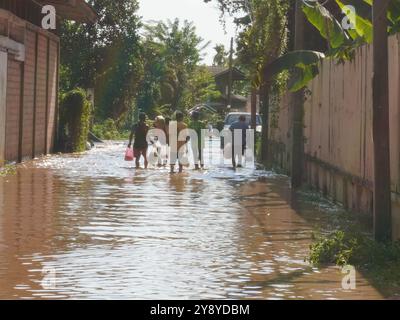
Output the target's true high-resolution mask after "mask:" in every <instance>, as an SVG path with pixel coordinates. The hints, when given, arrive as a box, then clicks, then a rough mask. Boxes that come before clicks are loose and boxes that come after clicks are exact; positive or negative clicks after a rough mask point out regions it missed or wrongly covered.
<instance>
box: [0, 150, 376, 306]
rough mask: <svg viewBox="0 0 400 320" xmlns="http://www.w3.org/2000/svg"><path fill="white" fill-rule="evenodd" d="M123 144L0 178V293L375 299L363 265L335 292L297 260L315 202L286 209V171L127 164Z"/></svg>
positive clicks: (333, 274)
mask: <svg viewBox="0 0 400 320" xmlns="http://www.w3.org/2000/svg"><path fill="white" fill-rule="evenodd" d="M214 151H215V150H214ZM123 153H124V146H123V144H119V143H110V144H109V145H106V146H105V147H98V148H95V149H94V150H92V151H90V152H87V153H85V154H83V155H79V156H78V155H69V156H51V157H48V158H45V159H43V160H39V161H35V162H32V163H28V164H25V165H22V166H20V167H19V168H18V170H17V174H16V175H12V176H8V177H5V178H0V298H17V297H18V298H26V299H32V298H109V299H112V298H129V299H138V298H142V299H168V298H171V299H173V298H176V299H190V298H201V299H213V298H221V299H232V298H239V299H302V298H304V299H340V298H343V299H360V298H364V299H372V298H382V295H381V294H380V293H379V292H377V290H375V289H374V288H373V287H372V286H371V285H369V284H368V282H367V281H366V280H365V279H364V278H363V277H362V275H358V278H357V280H358V282H357V290H355V291H344V290H343V289H342V288H341V281H342V276H343V275H342V274H341V273H340V270H339V269H338V268H336V267H329V268H324V269H316V268H312V267H311V266H309V265H308V264H307V263H305V262H304V257H305V256H306V255H307V252H308V246H309V244H310V242H311V232H312V229H313V224H314V222H316V221H318V212H312V210H309V212H308V211H307V212H306V213H303V212H299V211H296V210H294V209H293V208H291V207H290V204H289V203H290V201H289V200H290V193H289V190H290V189H289V188H288V181H287V178H285V177H282V176H277V175H273V174H271V173H268V172H262V171H255V170H253V169H248V168H244V169H240V170H237V171H233V170H231V169H229V168H227V167H225V166H218V165H217V166H209V167H208V169H207V170H204V171H194V170H191V169H187V170H186V171H185V173H183V174H172V175H171V174H169V172H168V169H167V168H160V169H155V168H152V169H149V170H134V169H133V168H132V164H130V163H126V162H124V161H123V160H122V159H121V155H123ZM43 268H48V269H49V268H50V269H51V270H54V272H55V277H54V278H55V283H54V285H53V286H52V287H50V288H49V287H45V286H43V279H44V277H45V274H43Z"/></svg>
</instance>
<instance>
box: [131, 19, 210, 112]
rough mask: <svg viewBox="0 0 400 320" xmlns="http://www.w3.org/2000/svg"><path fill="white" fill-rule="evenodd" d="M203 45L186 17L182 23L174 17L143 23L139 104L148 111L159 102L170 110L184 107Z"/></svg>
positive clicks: (153, 108)
mask: <svg viewBox="0 0 400 320" xmlns="http://www.w3.org/2000/svg"><path fill="white" fill-rule="evenodd" d="M206 45H208V44H205V45H204V44H203V39H202V38H201V37H199V36H198V35H197V34H196V29H195V27H194V26H193V24H192V23H189V22H188V21H184V22H183V24H182V25H181V24H180V22H179V20H178V19H176V20H174V21H173V22H172V21H167V22H158V23H156V24H155V25H147V26H146V34H145V39H144V42H143V47H144V49H143V50H144V53H145V56H144V57H145V66H144V69H145V77H144V79H143V81H142V82H141V84H140V88H139V91H138V92H139V96H138V100H137V102H138V106H139V108H140V109H142V110H144V111H146V112H150V113H154V110H155V109H156V108H157V107H160V106H168V107H169V109H170V111H171V112H173V111H175V110H177V109H185V108H187V107H188V105H187V101H188V100H187V93H186V91H187V88H188V87H190V86H191V85H192V84H193V77H194V75H195V74H196V72H198V70H199V69H198V65H199V63H200V60H201V51H202V50H203V49H204V48H205V46H206ZM189 100H190V99H189Z"/></svg>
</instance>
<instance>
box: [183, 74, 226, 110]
mask: <svg viewBox="0 0 400 320" xmlns="http://www.w3.org/2000/svg"><path fill="white" fill-rule="evenodd" d="M220 96H221V93H220V91H219V90H218V89H217V86H216V84H215V80H214V77H213V76H212V74H211V73H210V72H209V71H208V70H207V68H206V67H205V66H198V67H196V68H195V70H194V71H193V73H192V74H191V75H190V76H189V79H188V82H187V86H186V88H185V90H184V93H183V98H182V101H183V106H184V108H185V109H186V108H189V107H193V106H195V105H197V104H199V103H204V102H208V101H211V100H214V99H217V98H219V97H220Z"/></svg>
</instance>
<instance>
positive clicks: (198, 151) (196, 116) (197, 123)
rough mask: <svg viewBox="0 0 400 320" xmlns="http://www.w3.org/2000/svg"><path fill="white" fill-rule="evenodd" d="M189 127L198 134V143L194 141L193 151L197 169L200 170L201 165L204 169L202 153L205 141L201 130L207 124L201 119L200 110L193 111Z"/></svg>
mask: <svg viewBox="0 0 400 320" xmlns="http://www.w3.org/2000/svg"><path fill="white" fill-rule="evenodd" d="M189 128H190V129H192V130H194V131H195V132H196V134H197V143H196V142H194V141H192V152H193V157H194V167H195V170H199V169H200V166H201V168H202V169H203V168H204V163H203V159H202V155H203V149H202V147H203V145H204V142H203V137H202V135H201V130H202V129H204V128H205V125H204V123H203V122H202V121H201V120H200V113H199V112H198V111H193V113H192V119H191V122H190V124H189ZM196 144H197V146H196ZM199 165H200V166H199Z"/></svg>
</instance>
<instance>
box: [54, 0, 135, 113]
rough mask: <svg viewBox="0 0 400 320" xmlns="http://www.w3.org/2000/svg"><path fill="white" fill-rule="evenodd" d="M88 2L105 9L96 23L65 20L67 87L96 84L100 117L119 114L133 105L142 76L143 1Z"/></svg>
mask: <svg viewBox="0 0 400 320" xmlns="http://www.w3.org/2000/svg"><path fill="white" fill-rule="evenodd" d="M88 3H89V4H91V5H92V6H93V8H94V10H95V11H96V12H97V13H98V14H99V18H98V20H97V22H96V23H95V24H94V25H91V24H75V23H73V22H63V23H62V25H61V29H60V36H61V40H62V41H61V64H62V71H63V72H62V73H61V76H62V78H61V80H62V81H61V84H62V85H63V86H65V87H62V88H61V89H62V91H67V90H70V89H72V88H74V87H77V86H79V87H83V88H89V87H95V88H96V99H95V101H96V111H97V116H98V117H99V118H102V119H105V118H108V117H111V118H113V119H118V118H119V117H120V116H121V115H122V114H123V113H124V112H126V111H127V110H128V109H129V108H130V107H131V106H132V104H133V100H134V96H135V93H136V87H137V84H138V82H139V81H140V79H141V77H142V61H141V58H140V53H141V51H140V41H139V35H138V30H139V28H140V26H141V24H140V20H139V17H138V16H137V10H138V2H137V0H127V1H111V0H96V1H95V0H89V1H88Z"/></svg>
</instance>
